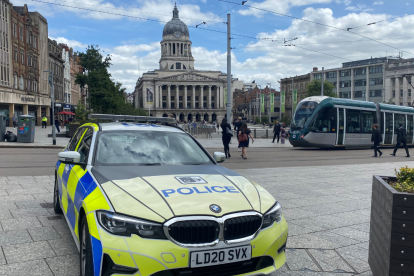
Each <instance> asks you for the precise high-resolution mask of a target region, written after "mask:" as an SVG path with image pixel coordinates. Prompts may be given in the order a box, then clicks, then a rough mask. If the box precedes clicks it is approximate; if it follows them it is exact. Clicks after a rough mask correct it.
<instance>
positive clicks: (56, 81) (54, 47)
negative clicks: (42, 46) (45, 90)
mask: <svg viewBox="0 0 414 276" xmlns="http://www.w3.org/2000/svg"><path fill="white" fill-rule="evenodd" d="M48 49H49V71H53V88H54V96H55V107H54V108H55V114H57V113H58V112H59V111H62V110H63V108H64V107H65V104H64V100H65V98H64V91H63V64H64V63H65V61H64V60H63V59H62V47H60V46H59V45H58V44H57V42H56V41H55V40H51V39H49V40H48Z"/></svg>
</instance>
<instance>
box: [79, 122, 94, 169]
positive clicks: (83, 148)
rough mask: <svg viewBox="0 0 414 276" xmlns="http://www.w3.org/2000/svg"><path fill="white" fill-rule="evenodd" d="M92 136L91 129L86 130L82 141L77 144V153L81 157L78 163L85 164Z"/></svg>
mask: <svg viewBox="0 0 414 276" xmlns="http://www.w3.org/2000/svg"><path fill="white" fill-rule="evenodd" d="M92 135H93V130H92V129H91V128H88V129H87V131H86V133H85V135H84V136H83V139H82V141H81V142H80V144H79V148H78V152H79V154H80V156H81V157H80V162H82V163H86V162H87V158H88V156H89V150H90V148H91V142H92Z"/></svg>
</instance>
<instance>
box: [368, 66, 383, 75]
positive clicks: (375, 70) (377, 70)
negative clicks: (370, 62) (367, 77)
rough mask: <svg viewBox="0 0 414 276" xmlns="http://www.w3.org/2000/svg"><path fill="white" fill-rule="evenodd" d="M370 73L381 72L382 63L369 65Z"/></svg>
mask: <svg viewBox="0 0 414 276" xmlns="http://www.w3.org/2000/svg"><path fill="white" fill-rule="evenodd" d="M369 73H370V74H376V73H382V65H378V66H371V67H369Z"/></svg>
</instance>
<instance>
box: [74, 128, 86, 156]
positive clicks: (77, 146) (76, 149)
mask: <svg viewBox="0 0 414 276" xmlns="http://www.w3.org/2000/svg"><path fill="white" fill-rule="evenodd" d="M87 131H88V130H87V129H85V131H84V132H83V134H82V136H81V138H80V139H79V141H78V144H77V145H76V148H75V151H78V148H79V145H80V142H81V141H82V139H83V136H85V133H86V132H87Z"/></svg>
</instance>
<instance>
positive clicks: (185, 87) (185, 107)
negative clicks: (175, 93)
mask: <svg viewBox="0 0 414 276" xmlns="http://www.w3.org/2000/svg"><path fill="white" fill-rule="evenodd" d="M183 106H184V109H187V85H184V101H183Z"/></svg>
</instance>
